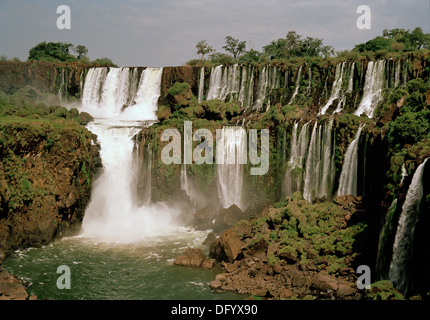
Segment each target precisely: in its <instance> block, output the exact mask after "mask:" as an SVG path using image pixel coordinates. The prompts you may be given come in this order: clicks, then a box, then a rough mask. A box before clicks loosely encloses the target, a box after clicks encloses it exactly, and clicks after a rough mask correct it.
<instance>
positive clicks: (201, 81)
mask: <svg viewBox="0 0 430 320" xmlns="http://www.w3.org/2000/svg"><path fill="white" fill-rule="evenodd" d="M204 88H205V68H201V69H200V79H199V93H198V96H197V101H198V102H199V103H200V102H202V101H203V94H204Z"/></svg>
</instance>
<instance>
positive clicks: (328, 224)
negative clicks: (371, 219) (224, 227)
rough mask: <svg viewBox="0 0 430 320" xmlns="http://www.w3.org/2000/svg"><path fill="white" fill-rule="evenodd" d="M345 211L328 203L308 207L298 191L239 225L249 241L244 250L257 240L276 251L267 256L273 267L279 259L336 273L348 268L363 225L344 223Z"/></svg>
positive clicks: (256, 242) (363, 227)
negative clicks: (248, 231)
mask: <svg viewBox="0 0 430 320" xmlns="http://www.w3.org/2000/svg"><path fill="white" fill-rule="evenodd" d="M347 215H348V212H347V211H345V210H344V209H342V207H341V206H339V205H337V204H335V203H332V202H323V203H318V204H309V203H308V202H307V201H306V200H304V199H303V198H302V196H301V194H300V192H296V193H295V194H294V195H293V196H292V197H291V198H285V199H284V200H282V201H281V202H279V203H276V204H274V206H273V208H270V209H269V211H268V212H267V214H266V215H261V216H259V217H257V218H254V219H252V220H250V221H249V222H242V225H238V228H239V229H241V230H243V226H244V224H243V223H245V225H246V226H247V227H246V229H247V230H248V229H249V230H250V234H247V237H252V239H251V240H250V241H249V242H248V244H247V249H251V250H252V248H253V247H254V246H255V245H258V243H260V242H261V241H265V242H267V244H268V246H271V245H272V246H276V248H277V250H276V251H274V253H273V254H271V255H270V256H268V259H269V261H268V263H269V264H271V265H273V264H276V263H279V262H280V261H281V260H286V261H287V262H288V263H293V264H294V263H297V264H300V265H301V266H302V268H304V269H307V268H309V269H312V270H326V271H327V272H328V273H331V274H337V273H339V272H341V271H342V270H343V269H345V268H350V267H351V263H353V261H354V259H355V257H356V255H357V254H356V253H355V246H356V237H357V236H359V235H360V234H361V233H362V232H363V231H364V230H365V229H366V225H365V224H363V223H357V224H350V223H347V222H346V221H347V219H346V216H347Z"/></svg>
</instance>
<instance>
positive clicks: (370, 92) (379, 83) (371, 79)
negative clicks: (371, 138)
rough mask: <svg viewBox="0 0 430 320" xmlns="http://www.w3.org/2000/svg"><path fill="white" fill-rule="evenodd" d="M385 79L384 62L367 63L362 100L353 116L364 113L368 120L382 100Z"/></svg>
mask: <svg viewBox="0 0 430 320" xmlns="http://www.w3.org/2000/svg"><path fill="white" fill-rule="evenodd" d="M384 78H385V60H380V61H376V62H373V61H369V64H368V65H367V71H366V76H365V82H364V92H363V98H362V99H361V102H360V105H359V106H358V108H357V111H355V113H354V114H355V115H358V116H360V115H361V114H363V113H365V114H366V115H367V116H368V117H369V118H372V117H373V113H374V111H375V109H376V107H377V106H378V103H379V102H381V100H382V89H383V86H384Z"/></svg>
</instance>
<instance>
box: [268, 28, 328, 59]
mask: <svg viewBox="0 0 430 320" xmlns="http://www.w3.org/2000/svg"><path fill="white" fill-rule="evenodd" d="M263 49H264V53H265V54H266V55H268V56H269V57H270V58H271V59H287V58H289V57H303V56H307V57H320V56H329V55H334V48H333V47H332V46H324V45H323V40H322V39H318V38H312V37H306V38H302V36H301V35H299V34H297V33H296V32H295V31H289V32H288V34H287V36H286V37H285V38H280V39H277V40H273V41H272V42H271V43H270V44H269V45H267V46H265V47H263Z"/></svg>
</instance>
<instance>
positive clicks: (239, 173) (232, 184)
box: [216, 126, 247, 210]
mask: <svg viewBox="0 0 430 320" xmlns="http://www.w3.org/2000/svg"><path fill="white" fill-rule="evenodd" d="M217 135H220V137H218V136H217V145H216V163H217V186H218V196H219V199H220V203H221V205H222V206H223V207H224V208H228V207H230V206H231V205H233V204H236V205H237V206H238V207H239V208H241V209H242V210H243V209H245V204H244V203H243V202H242V183H243V166H244V164H245V163H246V160H247V159H246V156H247V154H246V150H247V149H246V148H247V136H246V130H245V129H244V128H242V127H239V126H237V127H236V126H234V127H223V128H222V130H217Z"/></svg>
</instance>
